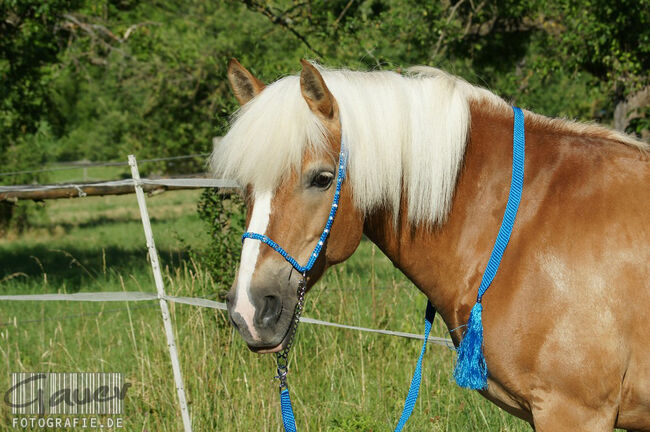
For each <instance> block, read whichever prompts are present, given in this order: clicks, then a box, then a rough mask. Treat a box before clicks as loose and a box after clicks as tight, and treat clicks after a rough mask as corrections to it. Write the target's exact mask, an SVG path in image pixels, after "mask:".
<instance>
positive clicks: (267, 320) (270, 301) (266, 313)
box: [260, 295, 282, 327]
mask: <svg viewBox="0 0 650 432" xmlns="http://www.w3.org/2000/svg"><path fill="white" fill-rule="evenodd" d="M281 313H282V300H281V299H280V297H278V296H274V295H268V296H265V297H264V306H263V308H262V311H261V313H260V318H261V320H260V321H261V325H262V327H271V326H272V325H274V324H275V323H276V322H277V321H278V319H279V318H280V314H281Z"/></svg>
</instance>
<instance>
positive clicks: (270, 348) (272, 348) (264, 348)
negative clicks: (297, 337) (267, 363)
mask: <svg viewBox="0 0 650 432" xmlns="http://www.w3.org/2000/svg"><path fill="white" fill-rule="evenodd" d="M291 321H292V322H293V316H292V317H291ZM291 327H292V326H291V325H289V328H287V330H286V331H285V333H284V336H282V340H281V341H280V343H279V344H277V345H272V344H269V345H257V346H255V345H248V349H250V350H251V351H253V352H254V353H256V354H272V353H276V352H280V351H282V350H283V349H284V347H285V346H286V345H287V344H288V343H289V333H290V332H291Z"/></svg>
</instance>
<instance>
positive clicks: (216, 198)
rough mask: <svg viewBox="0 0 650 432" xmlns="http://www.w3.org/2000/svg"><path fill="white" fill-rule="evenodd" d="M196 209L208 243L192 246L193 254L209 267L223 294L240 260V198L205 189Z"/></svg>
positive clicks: (242, 231)
mask: <svg viewBox="0 0 650 432" xmlns="http://www.w3.org/2000/svg"><path fill="white" fill-rule="evenodd" d="M198 212H199V217H200V218H201V220H203V222H205V227H206V229H207V231H208V232H207V234H208V235H209V238H210V243H209V244H208V246H207V247H206V248H205V249H201V250H193V251H192V257H193V258H194V259H195V260H196V261H197V262H199V263H200V264H202V265H203V266H204V268H208V269H210V273H211V275H212V277H213V279H214V281H215V283H216V284H217V285H218V286H220V287H221V289H222V290H221V292H220V296H221V297H223V296H224V295H225V293H226V292H227V290H228V289H229V288H230V285H231V284H232V281H233V279H234V271H235V268H237V264H238V262H239V254H240V252H241V235H242V234H243V233H244V228H245V227H244V223H245V213H244V204H243V200H242V199H241V197H240V196H239V195H230V196H227V197H226V196H224V195H220V194H218V193H217V192H216V191H215V190H213V189H206V190H205V191H204V192H203V193H202V194H201V199H200V200H199V204H198Z"/></svg>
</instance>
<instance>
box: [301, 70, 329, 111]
mask: <svg viewBox="0 0 650 432" xmlns="http://www.w3.org/2000/svg"><path fill="white" fill-rule="evenodd" d="M300 63H302V72H300V91H301V92H302V97H303V98H305V101H307V105H309V108H310V109H311V110H312V111H313V112H314V113H315V114H317V115H319V116H321V117H323V118H325V119H328V120H329V119H331V118H333V117H334V113H335V109H336V102H335V100H334V95H332V93H331V92H330V90H329V89H328V88H327V86H326V85H325V80H323V76H322V75H321V74H320V72H318V69H316V68H315V67H314V65H312V64H311V63H309V62H308V61H307V60H304V59H303V60H300Z"/></svg>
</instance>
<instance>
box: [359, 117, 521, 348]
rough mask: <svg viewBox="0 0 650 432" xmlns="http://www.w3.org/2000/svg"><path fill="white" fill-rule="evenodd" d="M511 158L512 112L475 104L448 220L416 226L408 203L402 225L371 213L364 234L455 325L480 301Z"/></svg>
mask: <svg viewBox="0 0 650 432" xmlns="http://www.w3.org/2000/svg"><path fill="white" fill-rule="evenodd" d="M511 163H512V116H510V117H508V116H507V115H502V114H500V115H494V114H490V113H480V112H478V111H476V110H475V109H472V127H471V139H470V142H469V143H468V146H467V150H466V153H465V159H464V164H463V168H462V169H461V172H460V173H459V178H458V183H457V187H456V191H455V195H454V200H453V205H452V209H451V211H450V213H449V216H448V219H447V221H446V222H445V223H444V224H442V225H441V226H439V227H436V228H428V229H427V228H424V227H414V226H412V225H411V224H410V223H409V222H408V218H407V217H406V214H405V212H406V208H407V206H406V202H402V205H401V210H400V215H399V216H400V217H399V220H398V223H397V227H395V225H394V222H393V217H392V215H390V214H387V213H386V212H384V211H377V212H375V213H374V214H371V215H369V216H368V217H367V218H366V222H365V226H364V233H365V234H366V235H367V236H368V238H370V239H371V240H372V241H373V242H374V243H375V244H376V245H377V246H379V248H380V249H381V250H382V251H383V252H384V253H385V254H386V255H387V256H388V257H389V258H390V259H391V260H392V261H393V263H394V264H395V266H397V267H398V268H399V269H400V270H401V271H402V272H403V273H404V274H405V275H406V276H407V277H408V278H409V279H410V280H411V281H413V283H415V285H416V286H417V287H418V288H419V289H420V290H421V291H422V292H424V293H425V294H426V295H427V296H428V297H429V299H430V300H431V301H432V303H433V304H434V306H435V307H436V309H437V310H438V312H439V313H440V315H441V316H442V318H443V319H444V320H445V322H446V324H447V326H448V327H449V328H450V329H451V328H456V327H458V326H459V325H461V324H463V323H464V322H465V320H466V318H467V316H468V315H469V310H470V308H471V307H472V305H473V304H474V302H475V301H476V293H477V290H478V286H479V283H480V279H481V276H482V273H483V270H484V269H485V265H486V264H487V261H488V259H489V256H490V252H491V249H492V246H493V243H494V239H495V238H496V235H497V232H498V230H499V224H500V222H501V218H502V216H503V212H504V209H505V205H506V201H507V196H508V190H509V183H510V172H511V171H510V170H511V168H510V167H511ZM452 337H454V338H456V337H457V335H456V334H452Z"/></svg>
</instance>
